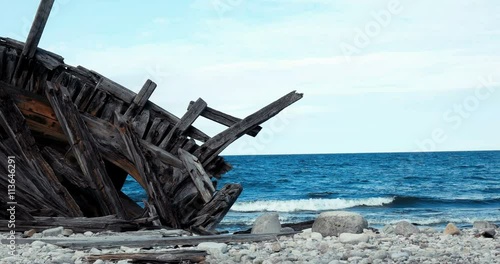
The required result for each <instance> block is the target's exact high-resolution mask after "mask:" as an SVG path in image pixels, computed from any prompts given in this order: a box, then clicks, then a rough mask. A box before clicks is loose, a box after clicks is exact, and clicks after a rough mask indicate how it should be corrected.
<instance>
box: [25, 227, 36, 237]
mask: <svg viewBox="0 0 500 264" xmlns="http://www.w3.org/2000/svg"><path fill="white" fill-rule="evenodd" d="M34 234H36V229H30V230H26V231H24V237H32V236H33V235H34Z"/></svg>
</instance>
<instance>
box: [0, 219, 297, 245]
mask: <svg viewBox="0 0 500 264" xmlns="http://www.w3.org/2000/svg"><path fill="white" fill-rule="evenodd" d="M0 222H1V221H0ZM296 233H297V232H287V233H279V234H241V235H209V236H184V237H163V238H148V237H130V236H117V237H85V238H18V239H17V240H16V243H17V244H31V243H33V242H34V241H36V240H39V241H42V242H45V243H49V244H53V245H56V246H60V247H67V248H72V249H84V250H85V249H91V248H92V247H95V248H101V249H104V248H116V247H121V246H127V247H157V246H161V247H166V246H196V245H198V244H200V243H203V242H216V243H247V242H262V241H276V240H277V239H278V238H279V237H280V236H290V235H293V234H296ZM5 242H8V241H7V239H2V243H5Z"/></svg>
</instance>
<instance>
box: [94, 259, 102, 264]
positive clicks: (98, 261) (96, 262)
mask: <svg viewBox="0 0 500 264" xmlns="http://www.w3.org/2000/svg"><path fill="white" fill-rule="evenodd" d="M94 264H104V261H102V260H101V259H98V260H96V261H95V262H94Z"/></svg>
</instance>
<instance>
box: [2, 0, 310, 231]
mask: <svg viewBox="0 0 500 264" xmlns="http://www.w3.org/2000/svg"><path fill="white" fill-rule="evenodd" d="M53 3H54V0H42V1H41V3H40V6H39V8H38V11H37V14H36V16H35V19H34V22H33V24H32V27H31V30H30V32H29V35H28V37H27V40H26V42H25V43H22V42H19V41H16V40H13V39H9V38H0V164H1V165H0V166H1V167H2V171H4V173H2V179H1V180H0V185H1V186H2V190H4V193H3V194H2V195H0V204H1V205H0V207H2V208H1V210H0V215H1V217H2V219H4V220H2V221H3V222H4V224H1V225H0V230H2V231H8V228H7V226H8V225H7V224H6V223H5V222H7V221H8V220H9V217H10V213H9V211H8V210H7V209H9V208H10V207H12V206H14V207H15V208H16V216H15V221H16V231H24V230H28V229H31V228H38V229H42V228H48V227H53V226H60V225H63V226H65V227H70V228H72V229H73V230H75V231H78V230H105V229H109V230H115V231H125V230H138V229H140V228H142V227H145V226H151V227H154V226H166V227H171V228H177V229H185V230H190V231H193V232H196V233H199V234H213V233H214V232H215V231H214V229H215V227H216V226H217V224H218V223H219V222H220V221H221V220H222V219H223V217H224V216H225V215H226V214H227V212H228V211H229V209H230V207H231V206H232V205H233V203H234V202H235V201H236V199H237V198H238V196H239V194H240V193H241V191H242V186H241V185H240V184H226V185H224V186H217V184H216V183H217V180H218V179H220V178H221V176H222V175H223V174H224V173H226V172H228V171H229V170H230V169H231V165H230V164H228V163H227V162H226V161H225V160H224V158H223V157H221V156H220V153H221V152H222V151H223V150H224V149H225V148H226V147H227V146H229V145H230V144H231V143H233V142H234V141H235V140H237V139H238V138H240V137H242V136H244V135H249V136H253V137H255V136H256V135H257V134H258V133H259V131H260V130H261V129H262V128H261V127H260V125H261V124H262V123H264V122H265V121H267V120H269V119H270V118H272V117H273V116H275V115H276V114H278V113H279V112H280V111H282V110H283V109H285V108H286V107H288V106H289V105H291V104H292V103H294V102H296V101H298V100H299V99H301V98H302V94H299V93H296V92H295V91H293V92H290V93H289V94H286V95H285V96H283V97H281V98H279V99H278V100H276V101H275V102H272V103H271V104H269V105H267V106H265V107H264V108H262V109H260V110H258V111H256V112H255V113H253V114H251V115H249V116H247V117H245V118H243V119H240V118H236V117H234V116H231V115H229V114H226V113H223V112H221V111H218V110H216V109H213V108H210V107H209V106H208V105H207V103H206V102H205V101H204V100H203V99H201V98H200V99H197V100H196V101H193V102H190V103H188V106H187V111H186V113H185V114H184V115H183V116H181V117H177V116H175V115H173V114H171V113H169V112H168V111H166V110H164V109H163V108H161V107H160V106H158V105H156V104H154V103H153V102H151V101H150V100H149V97H150V96H151V94H152V93H153V92H154V90H155V88H156V84H155V83H154V82H153V81H151V80H147V81H146V83H145V84H144V86H143V87H142V89H141V90H140V92H139V93H137V94H136V93H134V92H132V91H131V90H129V89H127V88H125V87H123V86H122V85H120V84H118V83H116V82H113V81H112V80H110V79H108V78H106V77H105V76H103V75H101V74H99V73H97V72H95V71H92V70H89V69H87V68H85V67H82V66H77V67H74V66H71V65H67V64H65V63H64V59H63V57H61V56H59V55H57V54H54V53H52V52H50V51H46V50H43V49H41V48H38V43H39V41H40V38H41V36H42V32H43V30H44V27H45V24H46V22H47V20H48V17H49V14H50V10H51V8H52V5H53ZM197 118H207V119H209V120H212V121H213V122H217V123H220V124H222V125H224V126H226V127H227V128H226V129H225V130H223V131H221V132H220V133H218V134H217V135H215V136H213V137H209V136H208V135H206V134H205V133H204V132H203V131H202V130H200V129H198V128H196V127H194V126H193V123H194V121H195V120H196V119H197ZM5 172H6V173H5ZM128 175H131V176H132V177H133V178H134V179H135V180H136V181H137V182H138V183H139V184H140V185H141V186H142V187H143V188H144V190H145V191H146V193H147V196H148V197H147V201H145V207H144V208H142V207H141V206H139V205H138V204H137V203H136V202H135V201H133V200H132V199H130V198H129V197H127V195H126V194H124V193H123V192H122V191H121V189H122V187H123V185H124V182H125V179H126V177H127V176H128ZM13 186H14V187H13ZM217 188H219V189H217ZM7 193H9V195H7ZM5 219H6V220H5Z"/></svg>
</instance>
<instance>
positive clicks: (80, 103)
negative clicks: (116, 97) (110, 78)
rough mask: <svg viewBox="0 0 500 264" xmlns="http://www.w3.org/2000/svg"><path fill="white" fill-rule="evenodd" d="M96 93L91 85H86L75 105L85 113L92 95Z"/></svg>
mask: <svg viewBox="0 0 500 264" xmlns="http://www.w3.org/2000/svg"><path fill="white" fill-rule="evenodd" d="M93 93H94V87H92V86H90V85H89V84H84V85H83V87H82V90H81V91H80V93H79V94H78V96H77V97H76V99H75V101H74V102H75V105H76V107H77V108H78V110H80V111H81V112H84V111H85V109H87V106H88V105H89V102H90V99H91V98H92V94H93Z"/></svg>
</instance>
